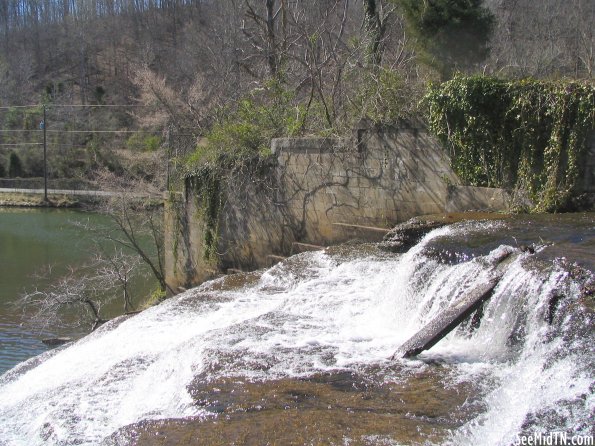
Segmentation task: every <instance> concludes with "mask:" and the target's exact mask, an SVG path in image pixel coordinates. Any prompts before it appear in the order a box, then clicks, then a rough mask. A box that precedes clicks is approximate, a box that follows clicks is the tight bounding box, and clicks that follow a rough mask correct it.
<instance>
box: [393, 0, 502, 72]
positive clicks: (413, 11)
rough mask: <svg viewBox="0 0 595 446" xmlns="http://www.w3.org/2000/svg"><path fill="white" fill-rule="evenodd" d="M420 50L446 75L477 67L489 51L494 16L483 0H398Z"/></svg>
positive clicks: (429, 62) (424, 56) (425, 60)
mask: <svg viewBox="0 0 595 446" xmlns="http://www.w3.org/2000/svg"><path fill="white" fill-rule="evenodd" d="M394 1H395V3H397V5H399V6H400V8H401V10H402V13H403V16H404V18H405V21H406V24H407V27H408V28H409V31H410V32H411V33H412V34H413V35H415V37H416V38H417V46H418V51H419V53H420V55H421V58H422V60H423V61H424V62H426V63H427V64H428V65H430V66H433V67H434V68H436V69H437V70H438V71H439V73H440V75H441V76H442V78H443V79H448V78H450V77H451V76H452V74H453V72H454V71H457V70H461V71H465V70H468V69H471V68H473V67H474V66H475V65H477V64H478V63H480V62H481V61H482V60H484V59H485V58H486V56H487V55H488V53H489V47H488V43H489V40H490V36H491V33H492V30H493V27H494V16H493V15H492V13H491V12H490V11H489V10H488V9H487V8H485V7H483V6H482V0H422V1H420V0H394Z"/></svg>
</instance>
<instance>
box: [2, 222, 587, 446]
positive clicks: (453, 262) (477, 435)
mask: <svg viewBox="0 0 595 446" xmlns="http://www.w3.org/2000/svg"><path fill="white" fill-rule="evenodd" d="M494 228H496V229H498V223H481V224H466V225H454V226H450V227H445V228H441V229H437V230H434V231H432V232H431V233H430V234H428V235H427V236H426V237H424V239H423V240H422V241H421V242H420V243H418V244H417V245H416V246H415V247H414V248H412V249H411V250H409V252H407V253H405V254H402V255H396V254H390V253H385V252H382V251H380V250H378V249H377V247H374V246H369V245H366V246H364V247H362V248H342V249H335V250H333V249H330V250H327V251H325V252H314V253H304V254H300V255H297V256H294V257H291V258H290V259H288V260H287V261H285V262H282V263H280V264H278V265H276V266H274V267H273V268H270V269H268V270H266V271H259V272H256V273H249V274H245V275H244V276H241V277H242V279H241V280H237V278H235V279H234V278H233V277H232V276H228V277H226V278H222V279H218V280H214V281H211V282H207V283H205V284H203V285H201V286H200V287H198V288H195V289H192V290H189V291H187V292H185V293H183V294H181V295H179V296H177V297H175V298H172V299H170V300H168V301H166V302H165V303H163V304H161V305H158V306H155V307H152V308H150V309H148V310H146V311H144V312H142V313H141V314H139V315H136V316H134V317H130V318H127V319H124V318H121V319H119V320H115V321H112V322H111V323H108V324H106V325H105V326H104V327H102V328H101V329H99V330H97V331H96V332H94V333H92V334H90V335H89V336H86V337H85V338H83V339H81V340H79V341H78V342H76V343H74V344H72V345H69V346H65V347H64V348H62V349H59V350H55V351H51V352H48V353H45V354H43V355H41V356H39V357H36V358H33V359H31V360H29V361H27V362H25V363H22V364H20V365H19V366H17V367H15V368H14V369H13V370H11V371H9V372H7V373H6V374H4V375H3V376H2V377H0V445H11V446H12V445H36V444H39V445H41V444H61V445H69V444H84V445H96V444H100V443H101V442H102V441H104V439H106V438H107V437H109V436H110V435H112V434H113V433H114V432H116V431H117V430H118V429H121V428H122V427H124V426H127V425H130V424H134V423H138V422H140V421H141V420H156V419H166V418H181V417H198V418H201V419H205V420H207V419H211V418H213V417H216V416H217V414H216V413H214V412H213V411H210V410H209V409H208V408H205V407H201V406H200V405H197V404H195V402H194V400H193V398H192V396H191V394H190V392H189V386H191V384H192V383H193V382H196V381H197V380H199V381H201V382H204V383H209V382H212V381H215V380H217V379H220V378H222V377H225V378H233V377H241V378H242V379H247V380H252V381H259V382H266V381H267V380H275V379H283V378H292V379H299V378H304V377H308V376H311V375H313V374H315V373H321V372H337V371H342V370H343V371H351V370H360V369H362V368H364V369H365V368H366V367H371V366H373V367H376V368H379V369H381V370H385V371H386V374H387V378H386V379H393V378H394V377H392V374H394V373H397V372H395V371H394V370H395V369H394V367H395V365H394V361H391V360H390V359H389V358H390V357H391V355H392V354H393V352H394V351H395V349H396V348H397V347H399V346H400V345H401V344H402V343H403V342H405V341H406V340H407V339H408V338H409V337H410V336H411V335H413V334H414V333H415V332H416V331H417V330H419V328H420V327H422V326H423V325H424V324H425V323H427V322H428V321H429V320H431V319H432V318H433V317H434V316H436V315H437V314H439V313H440V311H442V310H443V309H444V308H446V307H447V306H448V305H449V304H451V303H452V302H454V301H455V300H456V299H457V298H458V297H460V296H461V295H462V294H463V293H464V292H465V291H466V290H468V289H470V288H472V287H473V286H474V285H477V284H479V283H481V282H482V281H484V280H486V277H487V274H488V273H489V271H490V270H491V268H492V267H493V264H494V262H495V259H496V258H498V257H499V255H500V254H501V253H502V251H510V252H511V253H512V255H511V256H510V257H509V259H507V261H506V262H507V264H506V265H505V268H506V269H505V272H504V275H503V277H502V279H501V280H500V282H499V284H498V285H497V287H496V289H495V291H494V293H493V295H492V297H491V298H490V300H489V301H488V302H486V304H484V307H483V310H482V311H483V315H482V317H481V322H480V323H479V325H476V326H473V327H472V326H471V325H470V324H469V323H466V324H463V326H462V327H460V328H459V329H456V330H454V331H453V332H451V333H450V334H449V335H448V336H447V337H446V338H444V339H443V340H442V341H440V342H439V343H438V344H436V345H435V346H434V347H433V348H432V349H430V350H428V351H426V352H423V353H422V354H421V355H419V357H418V358H415V359H410V360H409V359H408V360H399V361H398V363H399V364H398V365H399V367H404V368H416V367H433V366H432V364H433V363H438V364H445V365H447V366H448V370H449V371H450V372H449V377H450V378H449V379H452V380H453V381H461V382H473V383H474V384H475V386H476V388H477V389H478V392H479V393H480V399H481V401H480V404H479V409H478V410H476V413H475V415H474V416H473V417H471V419H470V420H468V421H466V422H464V423H463V424H462V425H460V426H456V427H453V428H452V429H450V431H449V433H448V435H447V436H446V437H445V438H446V440H444V443H446V444H452V445H466V444H468V445H472V444H484V445H509V444H511V443H513V442H514V441H515V439H516V438H517V436H518V435H520V434H521V433H526V432H534V431H543V432H549V431H552V430H557V431H565V432H571V433H574V434H585V435H588V434H592V429H593V428H592V426H591V422H589V420H592V419H593V413H594V411H595V398H594V396H593V393H594V392H593V387H594V384H593V383H594V379H593V378H594V376H593V371H594V370H595V367H594V365H595V364H594V361H595V360H594V356H595V355H593V349H594V345H595V342H593V341H594V335H593V330H592V327H593V320H591V317H592V316H591V314H590V313H589V312H586V311H582V310H581V307H580V305H579V304H578V302H577V300H578V299H579V296H580V286H581V282H580V281H578V280H576V279H575V278H573V277H572V274H571V273H570V272H569V269H568V268H567V265H565V264H564V263H563V262H543V261H537V260H535V259H534V257H535V256H532V255H531V254H529V253H523V252H521V251H520V250H518V249H516V248H515V247H512V246H510V245H505V244H503V245H499V246H494V247H491V248H490V249H489V250H487V251H486V250H485V249H484V250H483V251H482V250H479V251H477V252H472V251H469V250H460V251H458V252H457V253H455V255H450V256H448V255H447V256H444V255H442V256H441V255H437V254H436V252H437V247H439V246H440V245H439V242H440V241H441V240H445V239H448V240H464V239H465V238H466V237H468V236H469V234H470V233H474V232H475V233H479V232H482V231H489V230H494ZM461 243H463V242H462V241H461ZM455 245H456V243H455ZM484 251H485V252H484ZM234 281H236V282H240V283H239V284H238V283H234Z"/></svg>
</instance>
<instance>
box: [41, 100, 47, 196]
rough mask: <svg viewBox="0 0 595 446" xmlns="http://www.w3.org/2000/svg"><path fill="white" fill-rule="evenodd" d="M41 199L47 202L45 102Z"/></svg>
mask: <svg viewBox="0 0 595 446" xmlns="http://www.w3.org/2000/svg"><path fill="white" fill-rule="evenodd" d="M42 124H43V201H45V202H46V203H47V202H48V145H47V132H46V129H47V117H46V113H45V104H44V106H43V121H42Z"/></svg>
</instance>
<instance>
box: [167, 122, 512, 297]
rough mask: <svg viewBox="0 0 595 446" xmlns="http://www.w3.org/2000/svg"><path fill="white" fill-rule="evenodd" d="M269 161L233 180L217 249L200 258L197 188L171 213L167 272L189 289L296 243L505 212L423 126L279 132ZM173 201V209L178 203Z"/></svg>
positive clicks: (495, 194)
mask: <svg viewBox="0 0 595 446" xmlns="http://www.w3.org/2000/svg"><path fill="white" fill-rule="evenodd" d="M271 149H272V151H273V154H274V158H273V161H272V162H271V164H270V165H269V166H267V167H266V168H265V169H264V170H263V169H262V166H261V169H260V171H259V174H258V176H259V178H258V179H256V180H255V177H254V175H255V174H254V173H251V174H247V175H245V176H244V177H241V176H235V177H234V178H233V179H231V181H230V182H229V183H228V185H227V190H226V193H225V196H226V203H225V205H224V207H223V210H222V212H221V216H220V225H219V240H218V256H216V258H210V259H207V258H205V256H204V252H205V249H204V248H205V247H204V240H203V239H204V236H203V233H202V229H203V222H202V219H201V215H200V214H201V213H200V210H199V208H198V207H197V206H196V203H195V199H194V198H193V194H192V193H191V191H186V193H185V194H184V195H180V196H178V198H177V200H172V201H171V202H170V204H169V208H168V211H167V212H166V214H167V215H166V222H167V230H166V235H167V238H166V247H167V248H168V249H167V254H166V269H167V280H168V283H169V284H170V285H172V286H173V287H177V286H184V287H188V286H191V285H195V284H197V283H200V282H201V281H203V280H205V279H208V278H210V277H212V276H213V275H214V274H216V273H217V272H219V271H225V270H226V269H230V268H232V269H243V270H246V269H254V268H257V267H262V266H267V265H269V264H270V263H271V261H272V259H274V258H275V257H270V255H274V256H285V255H289V254H291V253H292V252H294V251H295V245H294V242H303V243H308V244H315V245H322V246H326V245H330V244H336V243H341V242H344V241H347V240H350V239H352V238H358V239H364V240H373V239H378V238H379V237H381V236H382V231H379V230H367V229H365V227H376V228H378V227H380V228H387V229H388V228H391V227H392V226H394V225H395V224H396V223H399V222H402V221H405V220H407V219H409V218H411V217H414V216H417V215H425V214H436V213H442V212H463V211H468V210H490V211H498V210H505V209H506V208H507V206H508V203H507V200H508V196H507V194H506V193H505V192H504V191H502V190H501V189H488V188H477V187H469V186H462V185H461V184H460V181H459V179H458V178H457V176H456V175H455V174H454V173H453V171H452V170H451V168H450V166H449V163H448V158H447V154H446V153H445V152H444V150H443V149H442V148H441V147H440V145H439V143H438V142H437V141H436V140H434V139H433V138H432V137H431V136H430V135H429V134H428V133H427V131H426V130H425V129H423V128H418V127H413V126H411V127H400V128H394V127H374V126H366V125H362V126H361V127H360V128H358V129H356V130H355V131H354V134H353V137H352V138H351V139H338V138H298V139H296V138H280V139H274V140H273V141H272V143H271ZM174 208H175V209H174Z"/></svg>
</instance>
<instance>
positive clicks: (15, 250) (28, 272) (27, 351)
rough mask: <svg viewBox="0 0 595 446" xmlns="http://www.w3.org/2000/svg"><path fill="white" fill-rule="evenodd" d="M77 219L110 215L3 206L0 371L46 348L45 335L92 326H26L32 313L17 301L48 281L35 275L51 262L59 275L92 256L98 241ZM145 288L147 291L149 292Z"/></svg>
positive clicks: (94, 221) (101, 219) (103, 221)
mask: <svg viewBox="0 0 595 446" xmlns="http://www.w3.org/2000/svg"><path fill="white" fill-rule="evenodd" d="M76 223H85V224H87V223H88V224H91V225H102V226H104V225H107V224H109V219H108V218H107V217H106V216H102V215H99V214H94V213H89V212H80V211H75V210H56V209H0V374H2V373H3V372H5V371H6V370H8V369H10V368H11V367H13V366H14V365H16V364H17V363H19V362H21V361H24V360H26V359H28V358H30V357H31V356H34V355H37V354H39V353H42V352H43V351H45V350H46V347H45V346H44V344H43V343H42V342H41V341H40V340H41V339H42V338H45V337H53V336H75V337H77V336H80V335H82V334H84V330H87V329H88V327H85V326H84V327H80V328H78V329H70V330H65V329H62V330H60V331H57V330H53V329H52V328H45V329H42V328H36V327H30V326H26V325H24V324H23V321H24V320H25V316H26V315H24V314H23V309H22V308H20V307H19V306H18V305H17V300H18V298H19V297H20V296H21V295H22V293H23V292H24V291H31V290H33V289H34V287H35V286H36V285H39V286H41V287H43V285H44V282H43V281H41V280H40V279H38V278H35V277H34V276H35V275H36V274H39V273H40V271H42V270H43V269H44V268H45V267H47V265H52V276H53V277H59V276H60V274H61V273H63V272H65V271H66V269H67V268H68V266H76V265H81V264H83V263H85V262H86V261H88V260H90V259H91V257H92V256H93V253H94V246H95V244H94V242H93V240H92V239H91V238H90V236H89V234H87V233H86V231H85V230H84V229H83V228H82V227H80V226H78V225H77V224H76ZM147 286H148V287H150V286H151V284H149V285H147ZM142 288H143V290H141V292H146V291H147V290H146V288H147V287H146V286H143V287H142Z"/></svg>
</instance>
